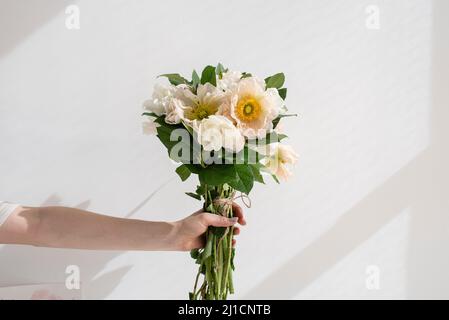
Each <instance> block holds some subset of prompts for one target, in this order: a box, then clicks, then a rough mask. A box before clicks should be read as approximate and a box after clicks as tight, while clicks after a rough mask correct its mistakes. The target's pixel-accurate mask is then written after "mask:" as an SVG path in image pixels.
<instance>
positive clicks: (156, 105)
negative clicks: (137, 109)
mask: <svg viewBox="0 0 449 320" xmlns="http://www.w3.org/2000/svg"><path fill="white" fill-rule="evenodd" d="M176 90H177V88H176V87H175V86H173V85H162V84H159V83H156V84H155V86H154V91H153V96H152V98H151V99H149V100H147V101H145V102H144V103H143V108H144V110H145V111H148V112H154V113H155V114H156V115H157V116H162V115H164V114H166V112H167V108H168V106H169V104H170V103H171V100H172V98H173V96H174V94H175V92H176Z"/></svg>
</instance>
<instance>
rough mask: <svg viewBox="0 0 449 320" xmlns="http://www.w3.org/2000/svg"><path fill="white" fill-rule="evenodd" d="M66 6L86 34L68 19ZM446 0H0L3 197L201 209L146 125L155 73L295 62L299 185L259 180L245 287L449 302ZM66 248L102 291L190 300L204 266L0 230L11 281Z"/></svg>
mask: <svg viewBox="0 0 449 320" xmlns="http://www.w3.org/2000/svg"><path fill="white" fill-rule="evenodd" d="M70 4H75V5H78V6H79V8H80V13H81V15H80V18H81V25H80V27H81V28H80V29H79V30H68V29H67V28H66V26H65V21H66V18H67V15H66V14H65V8H66V7H67V6H68V5H70ZM373 6H374V7H373ZM372 8H374V9H378V10H379V25H378V28H375V27H376V25H374V28H373V25H372V20H370V19H371V18H372V16H371V15H372V14H373V13H372V11H371V9H372ZM367 9H368V11H367ZM448 9H449V8H448V3H447V1H444V0H436V1H433V2H432V1H428V0H394V1H386V0H383V1H382V0H344V1H332V0H319V1H316V0H314V1H312V0H303V1H297V0H290V1H287V0H281V1H265V2H262V1H256V0H248V1H237V0H232V1H199V0H195V1H174V0H166V1H143V0H126V1H125V0H95V1H87V0H78V1H75V0H74V1H66V0H63V1H61V0H0V159H1V160H0V198H1V199H2V200H7V201H11V202H18V203H22V204H27V205H43V204H46V205H54V204H58V205H66V206H76V207H79V208H86V209H89V210H91V211H97V212H102V213H107V214H111V215H115V216H120V217H125V216H127V217H132V218H139V219H152V220H174V219H179V218H182V217H184V216H185V215H187V214H189V213H191V212H193V211H194V210H196V209H197V207H198V205H199V203H196V202H195V201H194V200H193V199H191V198H189V197H187V196H185V195H184V192H185V191H191V190H192V189H193V188H194V187H195V183H196V181H193V180H192V181H189V182H187V183H181V182H180V181H178V178H177V177H176V176H175V173H174V169H175V166H174V165H173V164H172V163H171V162H170V161H169V160H168V158H167V156H166V152H165V150H164V148H162V146H161V145H160V143H159V141H157V139H156V138H154V137H147V136H143V135H142V134H141V127H140V111H141V109H140V107H141V103H142V102H143V100H145V99H146V98H148V97H149V96H150V94H151V88H152V85H153V84H154V83H155V81H156V80H155V76H157V75H159V74H162V73H167V72H181V73H185V74H188V73H190V72H191V69H192V68H196V69H199V68H201V67H202V66H203V65H205V64H215V63H217V62H222V63H224V64H225V65H227V66H229V67H231V68H233V69H239V70H241V71H251V72H252V73H254V74H258V75H260V76H266V75H270V74H273V73H276V72H279V71H284V72H285V73H286V76H287V86H288V89H289V97H288V99H287V102H288V106H289V108H290V110H292V111H294V112H297V113H299V114H300V117H299V118H298V119H290V120H287V121H285V130H286V131H287V133H288V134H289V136H290V143H291V144H292V145H293V146H294V147H295V148H296V149H297V150H298V151H299V153H300V163H299V165H298V166H297V168H296V169H295V176H294V177H293V178H292V179H291V180H290V181H289V182H287V183H284V184H282V185H280V186H278V185H275V184H274V183H268V184H267V185H266V186H260V185H259V186H258V187H257V188H256V189H255V190H254V191H253V194H252V196H251V197H252V202H253V207H252V208H251V209H248V210H246V214H247V216H248V222H249V223H248V226H247V227H246V228H245V230H244V232H242V235H241V236H239V245H238V253H237V261H236V263H237V272H236V275H235V282H236V290H237V294H236V295H235V298H275V299H278V298H279V299H280V298H285V299H303V298H361V299H363V298H398V299H403V298H443V297H445V298H449V275H448V274H447V270H448V268H449V257H448V255H447V249H448V243H449V242H448V241H449V232H448V230H449V218H448V211H449V210H448V208H449V203H448V199H447V196H446V194H445V193H447V189H448V188H447V187H448V186H447V181H448V179H447V178H448V169H447V168H446V166H445V163H446V162H447V159H448V156H447V142H445V141H444V138H445V137H447V136H448V129H447V125H445V124H444V123H443V120H444V119H447V116H448V111H447V105H448V102H449V97H448V93H447V90H446V89H445V86H444V84H446V86H447V83H448V77H447V74H448V73H447V71H448V64H447V61H445V58H444V57H445V56H447V55H445V53H446V54H447V53H448V48H447V42H448V41H447V38H448V34H447V32H448V30H449V27H448V22H447V19H446V18H445V17H444V12H448ZM445 190H446V191H445ZM173 199H174V200H173ZM73 264H74V265H78V266H79V267H80V270H81V277H82V282H83V294H84V296H85V297H86V298H99V299H103V298H124V299H131V298H137V299H159V298H175V299H178V298H179V299H180V298H186V293H187V292H188V290H189V289H191V287H192V284H193V277H194V275H195V269H196V268H195V266H194V264H193V261H191V259H190V257H189V256H188V254H185V253H154V252H149V253H142V252H87V251H78V250H54V249H41V248H28V247H18V246H1V245H0V286H12V285H21V284H39V283H49V282H51V283H54V282H64V281H65V277H66V274H65V268H66V266H67V265H73ZM373 272H374V273H373ZM373 276H378V280H379V281H378V284H379V287H374V288H373V287H372V286H371V284H372V283H371V282H370V281H371V280H372V277H373Z"/></svg>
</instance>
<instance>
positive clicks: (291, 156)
mask: <svg viewBox="0 0 449 320" xmlns="http://www.w3.org/2000/svg"><path fill="white" fill-rule="evenodd" d="M258 151H259V152H260V153H262V154H264V155H266V158H263V159H262V160H261V164H262V165H263V166H264V167H265V169H266V170H267V171H268V172H269V173H271V174H273V175H275V176H276V177H278V178H280V179H282V180H287V179H288V178H289V177H290V176H291V175H292V173H291V171H290V170H289V169H288V167H287V165H293V164H295V163H296V162H297V161H298V154H297V153H296V152H295V151H294V150H293V148H292V147H291V146H289V145H283V144H280V143H272V144H269V145H267V146H266V148H265V149H263V148H262V149H259V150H258Z"/></svg>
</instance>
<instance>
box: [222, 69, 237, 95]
mask: <svg viewBox="0 0 449 320" xmlns="http://www.w3.org/2000/svg"><path fill="white" fill-rule="evenodd" d="M241 78H242V73H241V72H240V71H234V70H229V71H227V72H225V73H223V76H222V78H221V79H218V81H217V88H218V89H220V90H222V91H228V90H234V89H235V88H236V87H237V85H238V83H239V81H240V79H241Z"/></svg>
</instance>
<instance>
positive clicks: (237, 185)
mask: <svg viewBox="0 0 449 320" xmlns="http://www.w3.org/2000/svg"><path fill="white" fill-rule="evenodd" d="M235 172H236V174H237V178H236V179H235V180H233V181H230V182H229V185H230V186H231V187H233V188H234V189H236V190H238V191H241V192H243V193H245V194H249V193H250V192H251V189H252V188H253V185H254V176H253V171H252V169H251V167H250V166H249V165H246V164H237V165H235Z"/></svg>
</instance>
